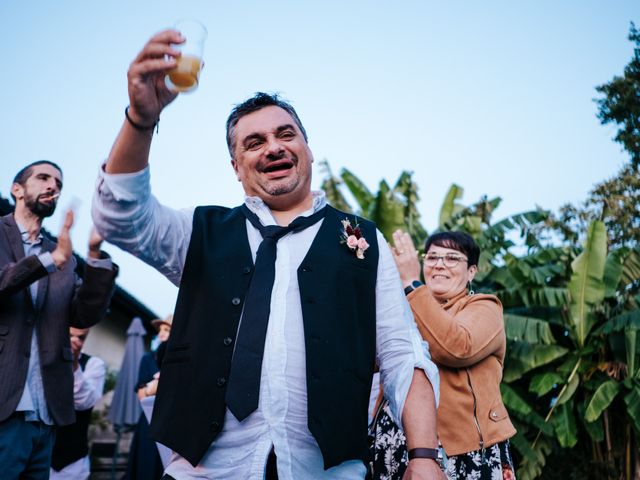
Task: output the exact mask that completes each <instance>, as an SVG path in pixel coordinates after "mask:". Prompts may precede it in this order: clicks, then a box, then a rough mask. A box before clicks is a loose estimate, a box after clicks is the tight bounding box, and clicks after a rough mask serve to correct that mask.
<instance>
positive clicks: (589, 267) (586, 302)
mask: <svg viewBox="0 0 640 480" xmlns="http://www.w3.org/2000/svg"><path fill="white" fill-rule="evenodd" d="M606 257H607V231H606V229H605V225H604V223H603V222H600V221H594V222H592V223H591V225H589V231H588V233H587V240H586V242H585V245H584V250H583V251H582V253H581V254H580V255H578V257H577V258H576V259H575V260H574V261H573V263H572V264H571V268H572V271H573V274H572V275H571V280H570V281H569V293H570V296H571V302H570V304H569V317H570V323H571V325H572V327H573V330H574V333H575V338H574V341H575V342H576V344H577V345H578V347H580V348H582V347H583V346H584V344H585V341H586V338H587V335H588V334H589V332H590V331H591V328H592V327H593V325H594V324H595V316H594V314H593V307H594V306H595V305H597V304H599V303H600V302H602V301H603V300H604V295H605V284H604V280H603V277H604V267H605V262H606Z"/></svg>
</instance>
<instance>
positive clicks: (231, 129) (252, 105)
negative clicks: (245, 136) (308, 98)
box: [227, 92, 309, 158]
mask: <svg viewBox="0 0 640 480" xmlns="http://www.w3.org/2000/svg"><path fill="white" fill-rule="evenodd" d="M265 107H280V108H281V109H283V110H284V111H286V112H287V113H288V114H289V115H291V116H292V117H293V120H294V121H295V122H296V125H298V128H299V129H300V131H301V132H302V135H303V136H304V140H305V141H306V142H308V141H309V140H308V138H307V131H306V130H305V129H304V127H303V126H302V122H301V121H300V117H298V114H297V113H296V111H295V109H294V108H293V107H292V106H291V104H290V103H288V102H286V101H284V100H282V99H281V98H280V97H279V96H278V94H277V93H273V94H269V93H264V92H256V93H255V95H254V96H253V97H251V98H249V99H248V100H245V101H244V102H242V103H241V104H239V105H236V106H235V107H233V110H231V113H230V114H229V118H227V148H228V149H229V153H230V154H231V158H233V143H234V141H235V129H236V125H237V124H238V121H239V120H240V119H241V118H242V117H244V116H245V115H249V114H250V113H253V112H257V111H258V110H261V109H263V108H265Z"/></svg>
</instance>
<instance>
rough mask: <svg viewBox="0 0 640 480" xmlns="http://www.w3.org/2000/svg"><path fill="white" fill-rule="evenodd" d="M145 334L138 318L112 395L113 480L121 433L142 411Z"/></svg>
mask: <svg viewBox="0 0 640 480" xmlns="http://www.w3.org/2000/svg"><path fill="white" fill-rule="evenodd" d="M146 334H147V331H146V330H145V328H144V326H143V325H142V320H140V318H138V317H135V318H134V319H133V320H132V321H131V324H130V325H129V328H128V329H127V342H126V344H125V347H124V357H123V359H122V365H121V367H120V372H118V378H117V379H116V388H115V390H114V392H113V399H112V401H111V407H110V408H109V415H108V417H107V418H108V419H109V421H110V422H111V423H112V424H113V429H114V430H115V432H116V435H117V438H116V448H115V452H114V454H113V469H112V478H113V476H114V475H115V465H116V460H117V457H118V445H119V443H120V436H121V435H122V432H126V431H128V430H131V429H133V428H134V427H135V425H136V424H137V423H138V420H139V419H140V414H141V413H142V408H141V407H140V402H139V401H138V395H137V393H136V385H137V383H138V369H139V367H140V359H141V358H142V356H143V355H144V353H145V352H144V343H143V341H142V337H144V336H145V335H146Z"/></svg>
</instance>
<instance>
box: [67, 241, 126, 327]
mask: <svg viewBox="0 0 640 480" xmlns="http://www.w3.org/2000/svg"><path fill="white" fill-rule="evenodd" d="M102 241H103V239H102V237H101V236H100V235H99V234H98V233H97V232H96V230H95V229H92V231H91V234H90V237H89V253H88V258H87V263H86V265H85V269H84V278H83V279H82V280H80V279H79V278H77V280H76V282H77V286H76V291H75V294H74V297H73V300H72V302H71V309H70V318H69V325H71V326H72V327H77V328H88V327H91V326H93V325H95V324H96V323H98V322H99V321H100V320H102V319H103V318H104V316H105V315H106V314H107V309H108V308H109V303H110V302H111V297H112V295H113V292H114V291H115V287H116V276H117V275H118V266H117V265H115V264H113V263H112V262H111V259H110V257H109V256H108V255H107V254H106V253H105V252H103V251H101V250H100V246H101V244H102Z"/></svg>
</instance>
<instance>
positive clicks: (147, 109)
mask: <svg viewBox="0 0 640 480" xmlns="http://www.w3.org/2000/svg"><path fill="white" fill-rule="evenodd" d="M184 41H185V39H184V37H183V36H182V35H181V34H180V32H178V31H177V30H164V31H162V32H159V33H157V34H155V35H154V36H153V37H151V39H150V40H149V41H148V42H147V43H146V45H145V46H144V47H143V49H142V50H141V51H140V53H138V56H137V57H136V58H135V59H134V60H133V62H131V65H130V66H129V71H128V72H127V79H128V85H129V111H128V115H129V117H130V118H131V120H132V121H133V122H135V123H136V124H137V125H140V126H145V127H146V126H148V127H153V125H154V124H155V123H156V122H157V121H158V118H159V117H160V112H161V111H162V109H163V108H164V107H166V106H167V105H168V104H169V103H171V102H172V101H173V100H174V99H175V98H176V96H177V93H175V92H172V91H171V90H169V89H168V88H167V86H166V85H165V82H164V77H165V75H166V73H167V71H168V70H170V69H172V68H174V67H175V66H176V59H177V58H178V57H179V56H180V51H179V50H176V49H175V48H172V47H171V44H180V43H183V42H184Z"/></svg>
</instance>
